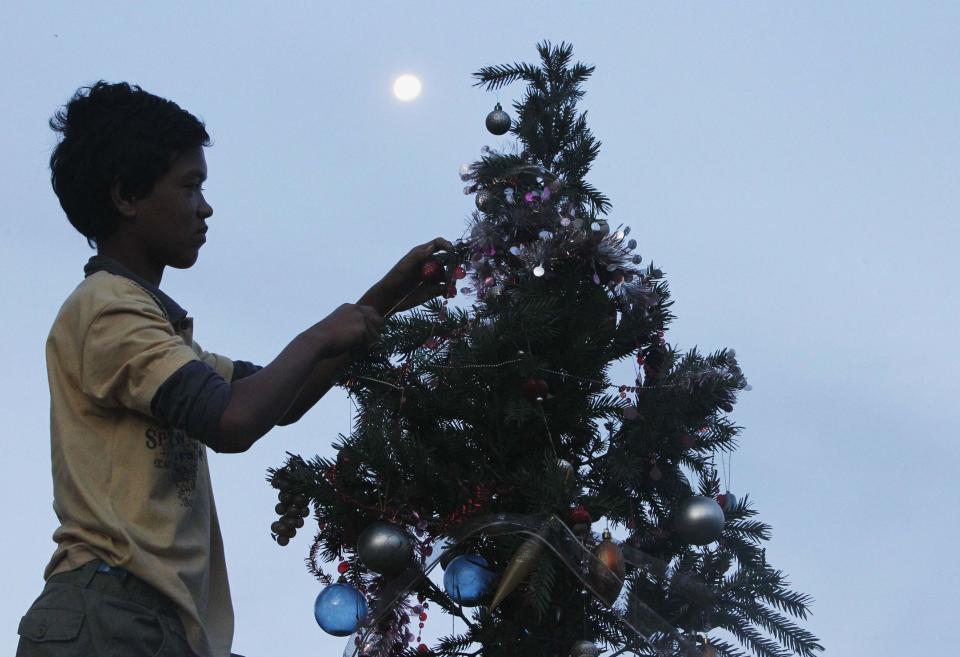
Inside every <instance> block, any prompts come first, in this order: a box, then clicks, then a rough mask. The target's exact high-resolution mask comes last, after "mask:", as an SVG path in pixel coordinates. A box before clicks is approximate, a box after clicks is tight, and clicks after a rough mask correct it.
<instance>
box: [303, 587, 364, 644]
mask: <svg viewBox="0 0 960 657" xmlns="http://www.w3.org/2000/svg"><path fill="white" fill-rule="evenodd" d="M313 617H314V618H316V619H317V624H319V625H320V627H321V628H323V631H324V632H326V633H327V634H332V635H333V636H350V635H351V634H353V633H354V632H355V631H356V630H357V627H359V626H360V623H362V622H363V620H364V619H365V618H366V617H367V601H366V599H365V598H364V597H363V596H362V595H360V592H359V591H357V589H355V588H353V587H352V586H350V585H349V584H345V583H341V582H338V583H336V584H331V585H330V586H328V587H327V588H325V589H323V590H322V591H321V592H320V595H318V596H317V600H316V602H314V603H313Z"/></svg>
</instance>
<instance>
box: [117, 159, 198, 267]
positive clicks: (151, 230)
mask: <svg viewBox="0 0 960 657" xmlns="http://www.w3.org/2000/svg"><path fill="white" fill-rule="evenodd" d="M206 178H207V161H206V158H204V156H203V147H202V146H197V147H196V148H193V149H190V150H187V151H184V152H183V153H181V154H180V155H179V157H177V159H176V160H174V162H173V166H171V167H170V170H169V171H167V173H165V174H164V175H163V176H162V177H161V178H160V179H159V180H157V182H156V184H155V185H154V187H153V190H152V191H151V192H150V194H149V195H147V196H145V197H143V198H141V199H137V200H136V201H134V202H133V205H134V206H135V212H134V216H133V217H132V219H133V228H134V230H135V232H136V234H137V237H138V241H139V242H140V244H141V247H142V248H143V251H144V253H146V254H147V255H148V257H149V258H150V260H151V261H153V262H154V263H155V264H158V265H161V266H167V265H169V266H170V267H175V268H177V269H186V268H187V267H191V266H192V265H193V264H194V263H195V262H196V261H197V256H198V255H199V253H200V247H201V246H202V245H203V243H204V242H206V241H207V238H206V236H205V234H206V232H207V224H206V220H207V218H208V217H210V215H212V214H213V208H211V207H210V204H208V203H207V201H206V200H205V199H204V198H203V190H202V187H201V185H202V183H203V181H204V180H206Z"/></svg>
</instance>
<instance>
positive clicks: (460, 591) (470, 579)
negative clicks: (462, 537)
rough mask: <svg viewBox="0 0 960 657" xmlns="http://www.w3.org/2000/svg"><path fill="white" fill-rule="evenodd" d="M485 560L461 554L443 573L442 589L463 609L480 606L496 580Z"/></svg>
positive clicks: (475, 555)
mask: <svg viewBox="0 0 960 657" xmlns="http://www.w3.org/2000/svg"><path fill="white" fill-rule="evenodd" d="M489 566H490V565H489V564H488V563H487V560H486V559H484V558H483V557H481V556H480V555H479V554H461V555H460V556H459V557H456V558H455V559H453V561H451V562H450V564H449V565H448V566H447V568H446V570H445V571H444V573H443V588H444V590H445V591H446V592H447V595H449V596H450V599H451V600H453V601H454V602H456V603H457V604H460V605H463V606H464V607H475V606H477V605H478V604H480V601H481V600H482V599H483V597H484V594H485V593H486V592H487V590H488V589H489V588H490V585H491V584H493V581H494V580H495V579H496V578H497V576H496V574H494V572H493V571H492V570H490V567H489Z"/></svg>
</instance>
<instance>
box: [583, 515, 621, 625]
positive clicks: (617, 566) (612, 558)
mask: <svg viewBox="0 0 960 657" xmlns="http://www.w3.org/2000/svg"><path fill="white" fill-rule="evenodd" d="M593 554H594V556H595V557H597V558H596V560H595V561H591V562H590V574H591V576H592V577H591V580H592V581H593V585H594V588H595V589H596V591H597V593H598V594H599V595H600V599H601V600H603V601H604V602H605V603H606V604H607V605H610V606H612V605H613V603H614V602H616V601H617V598H618V597H619V596H620V591H621V590H622V589H623V579H624V577H626V566H625V564H624V561H623V553H622V552H621V551H620V546H619V545H617V544H616V543H614V542H613V540H612V536H611V535H610V531H609V530H606V529H605V530H603V540H601V541H600V545H598V546H597V548H596V550H594V552H593Z"/></svg>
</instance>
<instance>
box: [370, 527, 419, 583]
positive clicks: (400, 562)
mask: <svg viewBox="0 0 960 657" xmlns="http://www.w3.org/2000/svg"><path fill="white" fill-rule="evenodd" d="M357 556H359V557H360V561H361V562H362V563H363V565H364V566H366V567H367V568H369V569H370V570H372V571H373V572H375V573H380V574H381V575H393V574H396V573H398V572H400V571H401V570H403V569H404V568H405V567H406V566H407V564H409V563H410V560H411V559H412V558H413V544H412V543H411V542H410V537H409V536H408V535H407V532H405V531H404V530H403V529H401V528H400V527H398V526H396V525H394V524H391V523H389V522H382V521H378V522H374V523H372V524H371V525H370V526H368V527H367V528H366V529H364V530H363V532H362V533H361V534H360V538H358V539H357Z"/></svg>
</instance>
